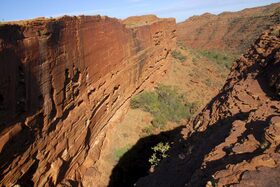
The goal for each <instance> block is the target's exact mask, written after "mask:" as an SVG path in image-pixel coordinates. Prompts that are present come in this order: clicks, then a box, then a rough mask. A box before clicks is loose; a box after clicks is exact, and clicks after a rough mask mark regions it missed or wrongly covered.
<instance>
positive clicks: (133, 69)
mask: <svg viewBox="0 0 280 187" xmlns="http://www.w3.org/2000/svg"><path fill="white" fill-rule="evenodd" d="M143 19H145V18H143ZM175 40H176V38H175V20H174V19H158V20H157V21H155V22H153V23H150V24H146V25H142V26H141V27H134V28H127V27H126V26H125V25H124V24H122V23H121V21H119V20H117V19H112V18H108V17H100V16H92V17H87V16H80V17H62V18H59V19H41V20H33V21H25V22H23V23H13V24H3V25H1V26H0V81H1V83H0V123H1V124H0V162H1V164H0V171H1V172H0V184H1V185H2V186H13V185H14V184H20V185H23V186H33V185H34V186H59V185H62V186H73V185H74V186H75V185H81V184H82V183H83V177H84V175H89V174H92V172H91V170H89V168H90V167H91V164H94V160H95V159H98V151H99V149H98V147H99V145H100V144H101V143H102V142H101V141H100V140H99V139H97V138H96V137H97V136H98V134H99V133H100V132H101V131H102V128H103V127H104V126H105V125H106V122H107V121H108V120H109V119H110V118H111V117H112V115H113V114H114V113H115V112H116V111H117V109H118V108H119V107H120V106H121V105H122V104H123V103H124V102H125V101H126V100H127V99H129V98H130V97H131V95H132V94H133V93H136V92H138V91H140V89H141V86H143V85H145V84H146V83H150V81H152V79H153V76H154V75H156V74H161V73H163V72H164V71H165V70H166V69H167V68H168V62H167V60H166V58H167V57H168V56H169V52H170V51H171V49H172V48H173V46H174V45H175V44H174V43H175ZM89 151H91V155H88V152H89ZM89 156H90V159H89V158H88V157H89ZM85 160H87V161H88V160H90V162H89V161H88V162H87V163H85V162H84V161H85ZM92 182H93V183H94V181H92Z"/></svg>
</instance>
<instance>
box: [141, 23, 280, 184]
mask: <svg viewBox="0 0 280 187" xmlns="http://www.w3.org/2000/svg"><path fill="white" fill-rule="evenodd" d="M279 32H280V26H279V25H278V26H276V27H274V28H273V29H271V30H270V31H268V32H265V33H263V34H262V35H261V37H260V38H259V39H258V40H257V41H256V42H255V44H254V45H253V46H252V48H251V49H250V50H249V51H248V53H247V54H245V55H243V56H242V57H241V58H240V59H239V60H237V61H236V62H235V63H234V65H233V67H232V69H231V73H230V75H229V77H228V79H227V81H226V84H225V85H224V87H223V89H222V90H221V91H220V93H219V94H218V95H217V96H216V97H214V98H213V99H212V100H211V102H210V103H209V104H208V105H207V106H206V107H205V108H204V109H203V111H202V112H201V113H200V114H199V115H198V116H197V117H196V118H195V119H194V120H193V121H192V122H190V123H189V124H188V125H187V126H186V128H185V129H184V130H183V131H182V134H183V135H184V137H179V138H178V140H176V141H175V143H174V145H173V149H172V150H171V151H170V152H169V155H170V158H167V159H166V160H164V161H163V162H162V163H161V164H160V165H159V166H158V167H157V168H156V170H155V172H154V173H152V174H151V175H150V176H148V177H145V178H142V179H140V181H139V182H138V183H137V186H161V187H163V186H168V187H170V186H207V187H211V186H246V187H247V186H261V187H264V186H279V185H280V33H279Z"/></svg>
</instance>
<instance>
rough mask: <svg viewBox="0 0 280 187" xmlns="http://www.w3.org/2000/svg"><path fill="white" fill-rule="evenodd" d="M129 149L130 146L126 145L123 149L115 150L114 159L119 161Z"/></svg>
mask: <svg viewBox="0 0 280 187" xmlns="http://www.w3.org/2000/svg"><path fill="white" fill-rule="evenodd" d="M130 148H131V145H126V146H125V147H122V148H118V149H116V150H115V159H116V160H119V159H120V158H121V157H122V156H123V155H124V154H125V153H126V152H127V151H128V150H129V149H130Z"/></svg>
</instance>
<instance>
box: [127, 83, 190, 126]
mask: <svg viewBox="0 0 280 187" xmlns="http://www.w3.org/2000/svg"><path fill="white" fill-rule="evenodd" d="M130 106H131V108H133V109H136V108H139V109H142V110H144V111H146V112H149V113H151V114H152V115H153V117H154V118H153V120H152V125H153V126H154V127H156V128H162V127H164V125H165V124H166V123H167V122H168V121H172V122H179V121H180V120H181V119H185V118H190V117H191V114H192V112H191V111H192V110H193V103H186V102H185V98H184V96H183V95H181V94H178V93H177V91H176V89H175V88H172V87H170V86H164V85H159V86H158V87H157V88H156V89H155V91H153V92H147V91H144V92H142V93H140V94H138V95H136V96H135V97H133V98H132V100H131V103H130Z"/></svg>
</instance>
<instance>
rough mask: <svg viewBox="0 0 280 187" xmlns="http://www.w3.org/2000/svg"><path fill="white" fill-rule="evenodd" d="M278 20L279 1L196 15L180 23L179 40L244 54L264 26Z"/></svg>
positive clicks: (193, 46)
mask: <svg viewBox="0 0 280 187" xmlns="http://www.w3.org/2000/svg"><path fill="white" fill-rule="evenodd" d="M276 23H280V3H276V4H272V5H268V6H264V7H257V8H250V9H245V10H242V11H239V12H224V13H221V14H219V15H214V14H210V13H205V14H203V15H201V16H193V17H191V18H189V19H187V20H186V21H184V22H181V23H179V24H177V34H178V40H181V41H183V42H184V43H185V44H186V45H187V46H190V47H192V48H197V49H203V50H218V51H225V52H227V53H230V54H236V53H237V54H242V53H244V52H245V51H246V49H248V48H249V47H250V45H251V44H252V43H253V42H254V41H255V40H256V39H257V38H258V37H259V35H260V34H261V33H262V32H263V31H264V30H266V29H268V28H269V27H270V26H272V25H274V24H276Z"/></svg>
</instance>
